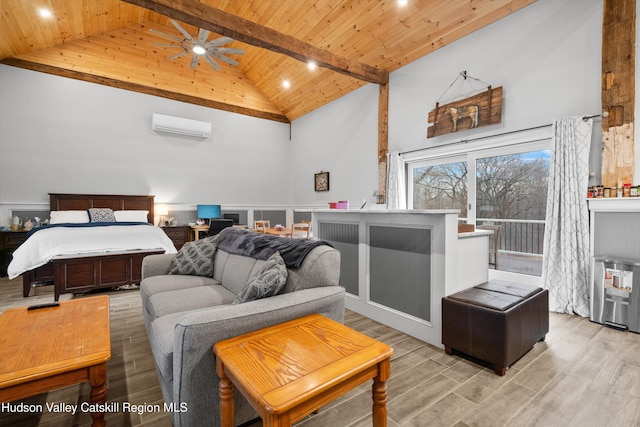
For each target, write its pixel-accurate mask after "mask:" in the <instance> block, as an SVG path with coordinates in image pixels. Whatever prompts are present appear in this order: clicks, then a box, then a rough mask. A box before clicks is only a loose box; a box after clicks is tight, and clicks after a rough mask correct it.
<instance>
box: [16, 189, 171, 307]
mask: <svg viewBox="0 0 640 427" xmlns="http://www.w3.org/2000/svg"><path fill="white" fill-rule="evenodd" d="M49 197H50V210H51V211H52V219H53V214H54V213H55V214H57V215H58V216H60V217H62V215H63V214H64V215H65V216H64V218H68V217H70V216H71V215H73V214H77V213H81V212H82V211H85V212H86V211H88V210H90V209H91V210H92V211H91V212H93V213H94V214H95V212H97V211H95V210H93V209H98V208H103V209H104V208H107V209H111V210H112V211H114V212H115V213H118V214H120V215H121V216H120V218H124V219H125V220H126V219H127V218H135V219H136V221H135V222H134V221H133V220H131V221H122V222H121V223H116V224H106V223H105V224H101V223H95V224H70V225H67V224H65V225H56V226H51V227H48V228H47V229H42V230H38V231H37V232H35V233H33V234H32V235H30V236H29V238H28V239H27V240H26V241H25V242H24V243H23V244H22V245H21V246H20V247H19V248H18V249H17V250H16V251H15V252H14V254H13V255H14V258H13V260H12V261H11V264H10V265H9V267H10V271H11V273H12V274H11V275H10V277H11V276H12V275H13V276H17V275H19V274H22V284H23V296H24V297H28V296H29V293H30V290H31V288H32V287H33V286H35V285H38V284H53V286H54V298H55V301H58V299H59V297H60V295H61V294H64V293H70V292H86V291H89V290H93V289H99V288H112V287H118V286H125V285H132V284H138V283H139V282H140V280H141V275H142V274H141V269H142V259H143V258H144V257H145V256H147V255H151V254H158V253H175V252H176V249H175V247H174V246H173V243H172V242H171V239H169V238H168V237H167V235H166V234H165V233H164V231H162V229H160V228H159V227H155V226H153V221H154V212H153V207H154V196H136V195H106V194H59V193H49ZM143 211H146V224H145V223H142V221H143V220H144V219H145V216H144V212H143ZM132 214H133V215H132ZM122 215H126V216H122ZM118 221H120V220H118ZM63 222H64V221H63ZM102 225H104V227H103V226H102ZM85 226H86V227H85ZM107 226H110V227H107ZM61 233H69V234H61ZM121 235H126V237H124V236H122V237H119V236H121ZM61 236H62V237H61ZM75 239H80V240H78V241H77V243H76V240H75ZM82 239H84V240H86V242H85V241H84V240H82ZM76 244H77V247H76V246H74V245H76ZM34 250H35V251H36V252H37V253H35V254H34V252H33V251H34ZM14 262H15V264H14Z"/></svg>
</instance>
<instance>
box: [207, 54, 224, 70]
mask: <svg viewBox="0 0 640 427" xmlns="http://www.w3.org/2000/svg"><path fill="white" fill-rule="evenodd" d="M204 59H206V60H207V62H208V63H209V65H211V67H212V68H213V69H214V70H216V71H220V66H219V65H218V63H217V62H216V61H214V60H213V58H211V57H210V56H209V55H205V56H204Z"/></svg>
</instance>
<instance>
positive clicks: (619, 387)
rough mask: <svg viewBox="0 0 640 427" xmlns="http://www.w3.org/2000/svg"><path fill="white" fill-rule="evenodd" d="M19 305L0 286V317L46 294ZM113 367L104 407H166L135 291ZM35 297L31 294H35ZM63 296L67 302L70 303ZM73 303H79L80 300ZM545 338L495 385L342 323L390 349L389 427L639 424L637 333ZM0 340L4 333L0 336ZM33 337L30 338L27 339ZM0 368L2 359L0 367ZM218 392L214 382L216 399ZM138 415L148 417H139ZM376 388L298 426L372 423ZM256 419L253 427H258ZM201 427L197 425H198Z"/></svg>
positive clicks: (561, 329) (62, 418)
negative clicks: (126, 404) (117, 404)
mask: <svg viewBox="0 0 640 427" xmlns="http://www.w3.org/2000/svg"><path fill="white" fill-rule="evenodd" d="M35 293H36V295H35V296H31V297H29V298H22V291H21V282H20V280H19V279H18V280H13V281H9V280H8V279H6V278H4V279H0V311H3V310H4V309H6V308H8V307H13V306H22V305H29V304H34V303H37V302H45V301H47V302H48V301H52V300H53V295H52V290H51V288H50V287H42V288H37V289H36V290H35ZM107 294H108V295H109V296H110V300H111V340H112V353H113V356H112V359H111V361H110V362H109V364H108V368H107V375H108V378H109V383H108V386H109V388H108V391H107V400H108V401H110V402H113V401H119V402H129V403H131V404H136V405H140V404H148V405H156V404H159V405H160V406H162V397H161V393H160V389H159V385H158V380H157V378H156V372H155V368H154V365H153V361H152V357H151V350H150V347H149V342H148V340H147V336H146V333H145V329H144V324H143V322H142V315H141V306H140V296H139V291H138V290H135V289H134V290H126V291H108V292H107ZM32 295H33V291H32ZM71 297H72V296H71V295H63V296H62V297H61V299H67V298H71ZM75 298H82V296H81V295H76V296H75ZM550 320H551V322H550V323H551V327H550V329H551V330H550V332H549V334H548V335H547V339H546V341H545V342H543V343H538V344H536V345H535V347H534V348H533V349H532V350H531V351H530V352H529V353H527V354H526V355H525V356H524V357H523V358H522V359H520V360H519V361H518V362H516V363H515V364H514V366H513V367H511V369H509V370H508V371H507V374H506V375H505V376H504V377H498V376H497V375H495V374H494V373H493V371H492V370H491V369H490V368H488V367H483V366H481V365H479V364H476V363H474V362H472V361H469V360H466V359H464V358H461V357H458V356H448V355H446V354H445V353H444V351H443V350H441V349H439V348H436V347H433V346H431V345H428V344H425V343H424V342H421V341H419V340H417V339H414V338H412V337H409V336H407V335H405V334H403V333H401V332H398V331H396V330H394V329H391V328H389V327H386V326H384V325H381V324H380V323H377V322H375V321H372V320H370V319H367V318H365V317H363V316H360V315H358V314H356V313H353V312H347V313H346V318H345V323H346V324H347V325H348V326H350V327H352V328H354V329H356V330H359V331H361V332H363V333H366V334H367V335H370V336H372V337H375V338H377V339H379V340H381V341H384V342H386V343H388V344H390V345H391V346H392V347H393V348H394V356H393V359H392V364H391V379H390V380H389V381H388V383H387V386H388V397H389V402H388V415H389V423H388V425H389V427H410V426H411V427H413V426H438V427H440V426H456V427H465V426H469V427H471V426H545V427H546V426H580V427H585V426H597V427H600V426H634V425H635V426H640V335H638V334H634V333H630V332H619V331H616V330H612V329H608V328H604V327H602V326H601V325H598V324H595V323H592V322H590V321H589V320H588V319H583V318H580V317H577V316H570V315H561V314H556V313H550ZM0 333H2V331H0ZM25 339H28V337H25ZM0 363H2V361H0ZM216 388H217V385H216V384H212V386H211V392H212V393H215V392H217V391H216ZM88 394H89V387H88V385H86V384H83V385H78V386H73V387H67V388H64V389H60V390H56V391H54V392H50V393H48V394H44V395H40V396H34V397H32V398H30V399H27V400H25V401H24V402H25V403H32V404H43V405H44V404H45V402H66V403H73V404H75V403H80V402H84V401H88V397H89V396H88ZM141 412H142V411H141ZM370 414H371V394H370V385H369V384H366V385H363V386H361V387H359V388H358V389H356V390H353V391H352V392H350V393H348V394H346V395H345V396H343V397H341V398H340V399H338V400H336V401H334V402H332V403H331V404H329V405H327V406H326V407H324V408H322V409H321V410H320V411H319V413H318V414H315V415H312V416H310V417H308V418H307V419H305V420H303V421H301V422H300V423H298V426H299V427H347V426H349V427H360V426H369V425H371V420H370ZM106 419H107V422H108V425H110V426H117V427H121V426H145V427H146V426H158V427H164V426H170V425H171V423H170V421H169V417H168V415H167V414H166V413H164V412H162V411H160V412H157V411H152V412H149V413H142V414H138V413H135V412H131V413H123V412H122V411H119V412H116V413H112V414H107V416H106ZM90 424H91V419H90V417H89V415H88V414H86V413H81V414H79V415H75V416H73V415H69V414H54V413H49V412H46V411H45V413H44V414H41V415H37V414H36V415H34V414H7V413H6V412H5V413H2V412H0V426H12V427H13V426H15V427H18V426H19V427H26V426H41V427H42V426H78V427H84V426H89V425H90ZM260 425H261V423H260V422H259V421H257V422H254V423H252V424H251V427H254V426H260ZM196 427H197V426H196Z"/></svg>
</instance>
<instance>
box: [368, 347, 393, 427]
mask: <svg viewBox="0 0 640 427" xmlns="http://www.w3.org/2000/svg"><path fill="white" fill-rule="evenodd" d="M390 376H391V359H390V358H389V359H385V360H383V361H382V362H380V363H379V364H378V375H377V376H376V377H375V378H374V379H373V389H372V397H373V409H372V414H371V415H372V417H373V420H372V421H373V427H386V426H387V383H386V382H387V380H388V379H389V377H390Z"/></svg>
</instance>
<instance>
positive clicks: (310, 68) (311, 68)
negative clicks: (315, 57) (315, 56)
mask: <svg viewBox="0 0 640 427" xmlns="http://www.w3.org/2000/svg"><path fill="white" fill-rule="evenodd" d="M307 67H309V71H313V70H315V69H316V68H318V66H317V65H316V63H315V62H314V61H309V62H307Z"/></svg>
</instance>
